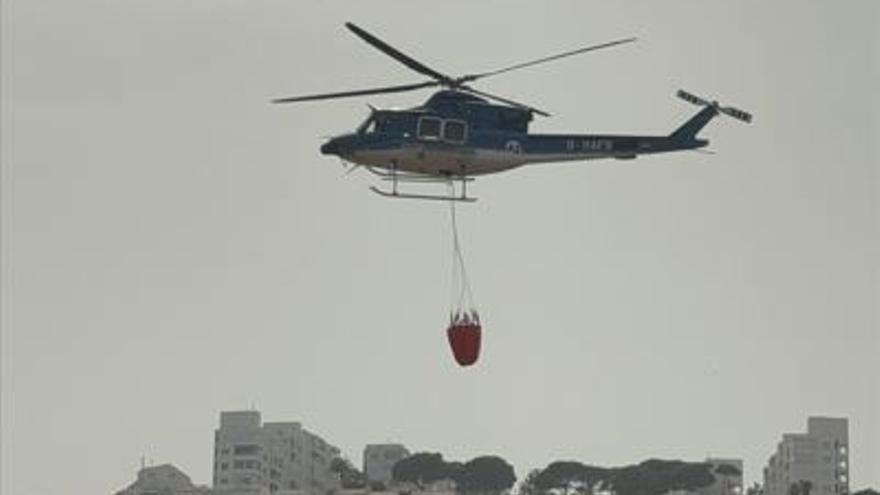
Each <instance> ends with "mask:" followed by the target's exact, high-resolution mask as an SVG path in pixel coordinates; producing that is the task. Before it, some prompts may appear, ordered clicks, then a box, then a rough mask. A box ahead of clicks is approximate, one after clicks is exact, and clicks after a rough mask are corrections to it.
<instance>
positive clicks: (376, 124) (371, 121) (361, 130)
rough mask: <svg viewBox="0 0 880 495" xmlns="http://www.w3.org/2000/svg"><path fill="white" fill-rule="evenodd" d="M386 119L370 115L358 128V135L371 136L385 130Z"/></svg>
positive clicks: (373, 114)
mask: <svg viewBox="0 0 880 495" xmlns="http://www.w3.org/2000/svg"><path fill="white" fill-rule="evenodd" d="M386 120H387V119H386V118H385V117H384V116H382V115H376V114H375V113H371V114H370V116H369V117H367V120H365V121H364V123H363V124H361V125H360V127H358V134H372V133H374V132H383V131H384V130H385V124H386Z"/></svg>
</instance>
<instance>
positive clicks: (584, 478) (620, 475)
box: [520, 459, 741, 495]
mask: <svg viewBox="0 0 880 495" xmlns="http://www.w3.org/2000/svg"><path fill="white" fill-rule="evenodd" d="M740 474H741V473H740V472H739V470H738V469H736V468H735V467H732V466H727V465H722V466H719V467H718V468H716V469H713V468H712V465H710V464H707V463H702V462H684V461H664V460H659V459H651V460H648V461H645V462H642V463H641V464H635V465H631V466H623V467H612V468H606V467H599V466H591V465H588V464H583V463H580V462H576V461H557V462H553V463H551V464H550V465H549V466H547V467H546V468H544V469H542V470H538V469H536V470H534V471H532V472H530V473H529V474H528V475H527V476H526V478H525V479H523V481H522V483H520V493H521V494H523V495H545V494H547V493H549V492H551V491H555V490H561V491H563V492H564V493H578V494H592V493H595V492H599V491H613V492H614V493H616V494H617V495H662V494H664V493H666V492H668V491H670V490H696V489H698V488H702V487H705V486H709V485H711V484H712V483H714V482H715V479H716V475H718V476H720V475H737V476H738V475H740Z"/></svg>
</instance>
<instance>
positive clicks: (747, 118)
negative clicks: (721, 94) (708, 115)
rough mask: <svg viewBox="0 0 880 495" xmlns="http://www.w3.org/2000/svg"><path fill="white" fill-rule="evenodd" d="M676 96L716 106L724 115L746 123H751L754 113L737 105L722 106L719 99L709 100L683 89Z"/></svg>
mask: <svg viewBox="0 0 880 495" xmlns="http://www.w3.org/2000/svg"><path fill="white" fill-rule="evenodd" d="M676 96H678V97H679V98H681V99H682V100H684V101H686V102H688V103H693V104H694V105H700V106H706V107H713V108H715V110H717V111H718V113H723V114H724V115H727V116H730V117H733V118H735V119H737V120H741V121H743V122H746V123H750V122H751V121H752V114H750V113H748V112H746V111H743V110H740V109H738V108H735V107H722V106H721V105H719V104H718V102H717V101H709V100H706V99H704V98H700V97H699V96H695V95H692V94H690V93H688V92H687V91H684V90H681V89H679V90H678V93H676Z"/></svg>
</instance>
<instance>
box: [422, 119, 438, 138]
mask: <svg viewBox="0 0 880 495" xmlns="http://www.w3.org/2000/svg"><path fill="white" fill-rule="evenodd" d="M441 123H442V121H441V120H440V119H438V118H436V117H422V118H420V119H419V137H420V138H422V139H430V140H437V139H440V127H441Z"/></svg>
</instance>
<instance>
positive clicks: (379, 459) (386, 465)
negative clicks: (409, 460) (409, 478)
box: [364, 443, 409, 487]
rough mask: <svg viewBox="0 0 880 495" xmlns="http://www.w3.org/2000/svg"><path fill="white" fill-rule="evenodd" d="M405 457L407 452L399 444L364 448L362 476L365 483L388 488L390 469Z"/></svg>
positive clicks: (407, 455) (375, 445)
mask: <svg viewBox="0 0 880 495" xmlns="http://www.w3.org/2000/svg"><path fill="white" fill-rule="evenodd" d="M405 457H409V450H407V449H406V447H404V446H403V445H400V444H399V443H385V444H371V445H367V446H366V447H365V448H364V475H366V477H367V481H370V482H378V483H382V484H384V485H385V486H386V487H387V486H389V485H390V484H391V469H392V468H393V467H394V464H396V463H397V461H399V460H401V459H403V458H405Z"/></svg>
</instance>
